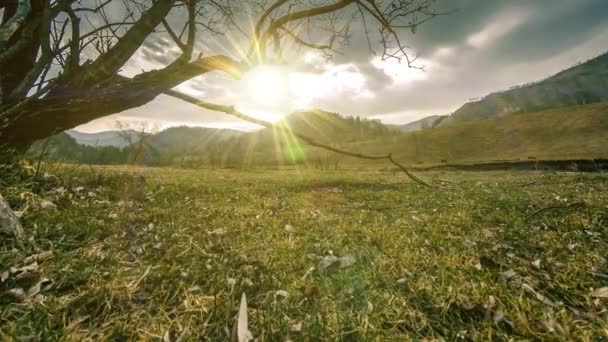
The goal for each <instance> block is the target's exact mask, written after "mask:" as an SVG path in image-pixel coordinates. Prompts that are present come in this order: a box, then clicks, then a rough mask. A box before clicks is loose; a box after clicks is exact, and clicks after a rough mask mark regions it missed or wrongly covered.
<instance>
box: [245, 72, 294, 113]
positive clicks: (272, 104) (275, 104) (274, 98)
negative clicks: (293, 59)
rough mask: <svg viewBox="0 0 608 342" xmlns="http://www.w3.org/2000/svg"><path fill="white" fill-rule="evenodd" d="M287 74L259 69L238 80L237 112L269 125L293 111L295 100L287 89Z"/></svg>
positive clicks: (292, 93) (288, 77)
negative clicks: (239, 111) (266, 122)
mask: <svg viewBox="0 0 608 342" xmlns="http://www.w3.org/2000/svg"><path fill="white" fill-rule="evenodd" d="M289 79H290V70H289V68H287V67H284V66H274V65H260V66H256V67H255V68H253V69H251V70H250V71H248V72H247V73H245V74H244V75H243V77H242V78H241V80H240V83H241V87H240V94H239V104H238V105H237V108H238V109H239V110H241V111H243V112H244V113H247V114H248V115H251V116H254V117H256V118H258V119H262V120H265V121H269V122H276V121H278V120H280V119H282V118H283V117H284V116H285V115H287V114H288V112H289V111H290V110H292V109H293V107H294V105H293V104H294V103H295V102H297V98H296V97H297V96H296V94H295V93H294V91H293V90H292V87H291V86H290V81H289Z"/></svg>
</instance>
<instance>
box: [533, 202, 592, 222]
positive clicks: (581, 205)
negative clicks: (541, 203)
mask: <svg viewBox="0 0 608 342" xmlns="http://www.w3.org/2000/svg"><path fill="white" fill-rule="evenodd" d="M584 206H585V202H575V203H570V204H568V205H555V206H550V207H544V208H540V209H538V210H536V211H534V212H533V213H532V214H530V215H528V217H526V221H530V219H531V218H533V217H534V216H536V215H539V214H542V213H544V212H546V211H550V210H558V209H570V208H578V207H584Z"/></svg>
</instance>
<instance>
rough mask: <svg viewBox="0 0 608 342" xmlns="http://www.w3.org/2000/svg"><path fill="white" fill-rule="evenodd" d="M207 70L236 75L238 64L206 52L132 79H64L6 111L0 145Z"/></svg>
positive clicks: (26, 142)
mask: <svg viewBox="0 0 608 342" xmlns="http://www.w3.org/2000/svg"><path fill="white" fill-rule="evenodd" d="M212 70H221V71H223V72H227V73H229V74H231V75H233V76H235V77H238V76H239V75H240V66H239V65H238V63H237V62H235V61H234V60H232V59H230V58H229V57H225V56H210V57H205V58H201V59H199V60H196V61H193V62H191V63H174V64H172V65H170V66H168V67H166V68H164V69H161V70H155V71H149V72H146V73H143V74H140V75H138V76H136V77H135V78H133V79H128V78H126V77H123V76H120V75H116V76H113V77H111V78H107V79H104V80H92V81H89V82H88V83H84V84H82V83H79V82H76V84H73V83H72V82H71V80H66V81H64V82H62V85H61V86H57V87H55V88H54V89H53V90H52V91H51V92H50V93H49V94H47V95H46V96H45V97H43V98H41V99H36V100H32V101H30V102H28V103H26V104H25V105H24V106H23V107H22V108H20V109H19V110H16V111H14V113H12V114H10V115H9V117H8V118H7V119H8V123H7V124H6V125H0V146H2V145H5V146H8V147H13V148H16V149H18V150H25V149H27V148H28V147H29V146H30V145H31V144H33V143H34V142H36V141H37V140H40V139H43V138H46V137H49V136H51V135H54V134H57V133H60V132H63V131H65V130H68V129H71V128H74V127H76V126H78V125H81V124H85V123H87V122H89V121H91V120H95V119H98V118H101V117H104V116H107V115H111V114H115V113H119V112H122V111H124V110H127V109H132V108H136V107H140V106H142V105H144V104H146V103H148V102H150V101H152V100H154V99H155V98H156V97H157V96H158V95H160V94H161V93H163V92H165V91H166V90H168V89H171V88H173V87H175V86H177V85H179V84H180V83H182V82H184V81H186V80H189V79H191V78H194V77H196V76H199V75H202V74H204V73H207V72H209V71H212ZM76 74H77V73H76ZM76 77H77V76H76ZM0 124H1V122H0Z"/></svg>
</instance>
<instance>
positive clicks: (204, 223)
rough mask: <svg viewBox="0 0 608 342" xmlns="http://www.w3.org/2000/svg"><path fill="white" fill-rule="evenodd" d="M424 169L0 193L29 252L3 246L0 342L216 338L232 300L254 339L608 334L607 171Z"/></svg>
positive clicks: (142, 175)
mask: <svg viewBox="0 0 608 342" xmlns="http://www.w3.org/2000/svg"><path fill="white" fill-rule="evenodd" d="M419 175H420V176H421V177H422V178H424V179H426V180H436V181H439V180H441V181H442V182H443V183H442V184H443V187H441V188H428V187H424V186H420V185H417V184H415V183H413V182H411V181H410V180H408V179H407V178H406V177H405V176H404V175H403V174H402V173H400V172H398V171H396V170H383V171H378V170H372V169H368V170H336V171H313V170H307V169H300V170H298V169H287V170H250V171H241V170H180V169H171V168H138V167H90V168H86V167H82V168H79V169H76V168H74V167H72V166H66V167H62V168H59V169H56V170H54V171H53V173H52V174H45V175H42V174H41V176H42V177H41V180H39V181H28V182H26V181H21V182H12V183H10V184H3V185H2V186H1V187H0V191H1V193H2V194H3V196H4V197H5V198H6V199H7V200H8V201H9V202H10V203H11V205H12V206H13V209H15V210H19V211H21V221H22V223H23V225H24V227H25V228H26V229H27V230H28V231H29V232H30V233H31V234H32V236H33V240H31V241H29V242H28V243H27V244H28V248H29V250H28V252H23V251H20V250H19V249H17V248H14V247H16V246H15V245H13V243H14V242H11V241H10V240H4V241H3V242H1V244H0V248H1V250H2V252H1V253H0V265H1V267H0V272H3V271H5V270H6V271H7V272H5V275H6V277H4V276H3V279H2V280H3V281H2V283H0V292H1V293H3V294H2V296H1V297H0V338H2V339H6V340H10V339H12V338H21V340H66V341H84V340H90V341H97V340H116V341H122V340H159V341H160V340H163V341H189V340H211V341H223V340H228V339H229V338H230V331H231V329H232V326H233V324H234V321H235V316H236V314H237V310H238V307H239V301H240V299H241V295H242V294H243V293H245V294H246V296H247V299H248V314H249V329H250V330H251V332H252V334H253V335H254V336H255V337H256V338H258V339H259V340H260V341H287V340H292V341H311V340H335V341H390V340H422V339H427V340H442V339H444V340H457V339H462V340H507V339H515V340H540V339H552V340H582V341H591V340H601V339H602V338H604V339H605V338H608V310H607V309H606V308H607V305H606V304H607V300H608V299H607V297H608V288H607V287H606V286H608V260H607V258H608V255H607V254H606V251H608V196H607V195H606V194H608V174H606V173H575V172H568V173H538V172H523V171H522V172H421V173H419ZM50 251H52V254H51V253H50ZM44 252H46V254H44ZM36 253H38V254H37V255H34V257H33V258H30V259H27V257H28V256H31V255H33V254H36ZM41 253H42V254H41ZM33 264H35V266H31V265H33ZM28 266H29V267H30V268H29V269H27V267H28ZM10 267H14V269H13V270H14V271H15V272H13V271H8V270H9V268H10ZM24 268H25V269H24ZM15 275H17V276H15ZM5 278H6V279H5ZM28 282H29V283H28ZM15 288H23V289H24V291H25V293H24V294H22V295H21V296H18V295H15V292H14V291H13V292H11V290H12V289H15ZM32 289H33V290H32Z"/></svg>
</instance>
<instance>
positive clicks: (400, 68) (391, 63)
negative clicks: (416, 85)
mask: <svg viewBox="0 0 608 342" xmlns="http://www.w3.org/2000/svg"><path fill="white" fill-rule="evenodd" d="M370 63H371V64H372V65H373V66H374V67H375V68H376V69H379V70H382V72H384V74H385V75H387V76H388V77H390V78H391V79H392V80H393V82H395V84H397V85H400V84H407V83H411V82H413V81H420V80H425V79H427V78H428V76H429V75H428V73H426V72H425V71H424V70H421V69H420V68H415V67H414V68H413V67H409V66H408V65H407V63H406V62H400V61H399V60H397V59H393V58H391V59H387V60H384V61H383V60H382V59H380V58H379V57H376V58H374V59H372V60H371V62H370ZM430 64H431V63H430V62H429V61H424V60H418V61H416V66H424V67H427V66H429V65H430Z"/></svg>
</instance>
